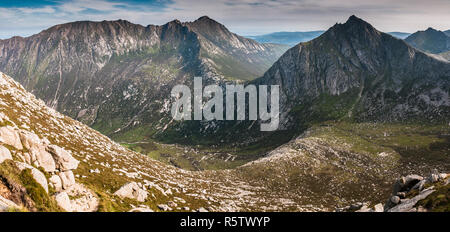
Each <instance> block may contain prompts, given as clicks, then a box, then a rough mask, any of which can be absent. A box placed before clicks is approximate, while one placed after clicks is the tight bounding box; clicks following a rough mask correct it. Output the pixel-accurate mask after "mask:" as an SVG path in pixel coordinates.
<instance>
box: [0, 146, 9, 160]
mask: <svg viewBox="0 0 450 232" xmlns="http://www.w3.org/2000/svg"><path fill="white" fill-rule="evenodd" d="M5 160H12V156H11V152H10V151H9V150H8V148H6V147H4V146H1V145H0V164H1V163H3V161H5Z"/></svg>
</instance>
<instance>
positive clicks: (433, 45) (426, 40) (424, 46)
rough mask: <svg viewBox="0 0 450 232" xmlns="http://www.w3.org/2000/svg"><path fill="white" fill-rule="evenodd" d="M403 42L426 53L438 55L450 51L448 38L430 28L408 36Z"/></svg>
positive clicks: (449, 39) (449, 38)
mask: <svg viewBox="0 0 450 232" xmlns="http://www.w3.org/2000/svg"><path fill="white" fill-rule="evenodd" d="M405 41H406V42H407V43H409V44H410V45H411V46H413V47H415V48H418V49H420V50H422V51H425V52H428V53H433V54H438V53H442V52H447V51H449V50H450V37H449V36H448V35H447V34H445V33H444V32H442V31H439V30H436V29H434V28H431V27H429V28H428V29H427V30H425V31H418V32H416V33H414V34H412V35H410V36H408V38H406V39H405Z"/></svg>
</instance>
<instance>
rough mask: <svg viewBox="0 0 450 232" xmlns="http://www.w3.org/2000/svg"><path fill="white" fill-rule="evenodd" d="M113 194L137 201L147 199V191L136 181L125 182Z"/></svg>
mask: <svg viewBox="0 0 450 232" xmlns="http://www.w3.org/2000/svg"><path fill="white" fill-rule="evenodd" d="M114 195H117V196H119V197H123V198H130V199H135V200H137V201H139V202H144V201H145V199H147V195H148V192H147V191H145V190H144V189H141V188H140V187H139V185H138V184H137V183H136V182H131V183H127V184H125V185H124V186H122V187H121V188H120V189H119V190H117V191H116V192H115V193H114Z"/></svg>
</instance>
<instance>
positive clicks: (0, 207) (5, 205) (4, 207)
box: [0, 196, 20, 212]
mask: <svg viewBox="0 0 450 232" xmlns="http://www.w3.org/2000/svg"><path fill="white" fill-rule="evenodd" d="M11 208H16V209H19V208H20V206H18V205H17V204H16V203H14V202H12V201H10V200H8V199H6V198H4V197H2V196H0V212H2V211H8V210H9V209H11Z"/></svg>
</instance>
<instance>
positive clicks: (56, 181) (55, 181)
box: [48, 175, 62, 192]
mask: <svg viewBox="0 0 450 232" xmlns="http://www.w3.org/2000/svg"><path fill="white" fill-rule="evenodd" d="M48 180H49V181H50V184H52V186H53V188H54V189H55V191H57V192H59V191H61V190H62V181H61V177H59V176H57V175H53V176H51V177H50V178H49V179H48Z"/></svg>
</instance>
